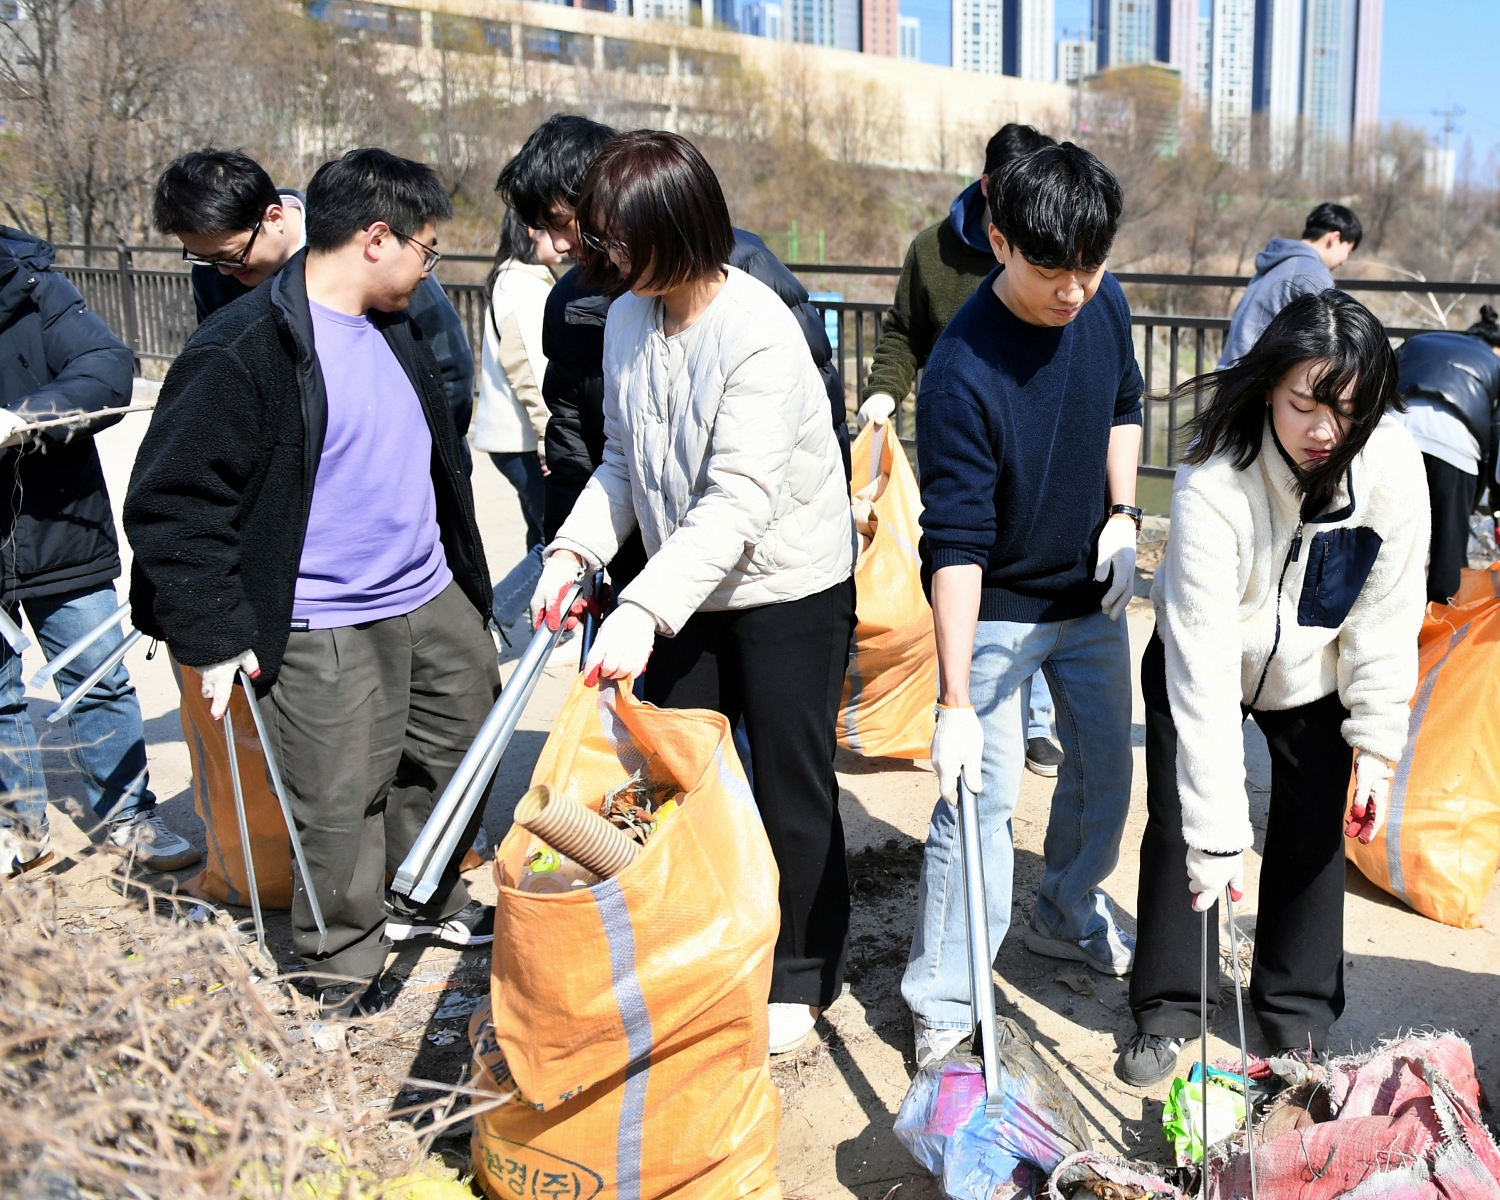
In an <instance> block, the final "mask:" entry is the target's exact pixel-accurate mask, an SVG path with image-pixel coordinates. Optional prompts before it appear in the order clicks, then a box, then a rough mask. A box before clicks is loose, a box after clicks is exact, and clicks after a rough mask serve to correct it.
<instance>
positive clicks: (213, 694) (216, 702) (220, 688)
mask: <svg viewBox="0 0 1500 1200" xmlns="http://www.w3.org/2000/svg"><path fill="white" fill-rule="evenodd" d="M241 668H244V671H245V674H246V675H248V676H250V678H251V679H254V678H255V677H256V676H257V675H259V674H260V663H258V662H256V660H255V651H254V650H246V651H245V652H244V653H243V654H240V655H236V656H235V657H234V658H231V659H230V660H229V661H228V662H221V663H215V664H214V665H213V666H211V667H199V668H198V674H199V675H200V676H202V678H203V698H204V699H205V700H207V701H208V702H209V715H210V716H211V717H213V719H214V720H215V721H217V720H218V719H219V718H220V717H222V716H223V715H224V710H225V709H226V708H228V707H229V698H230V697H231V696H233V695H234V685H235V684H236V683H238V682H239V674H240V669H241Z"/></svg>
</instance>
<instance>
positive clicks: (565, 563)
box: [533, 130, 855, 1053]
mask: <svg viewBox="0 0 1500 1200" xmlns="http://www.w3.org/2000/svg"><path fill="white" fill-rule="evenodd" d="M577 211H578V217H579V226H580V229H581V230H582V231H583V238H584V241H585V243H586V244H587V245H589V246H590V249H591V258H592V262H591V263H590V268H591V271H592V272H593V273H594V275H595V277H596V278H597V279H598V281H599V282H600V283H601V284H604V285H605V286H606V287H610V286H611V285H612V286H613V288H615V289H618V290H623V289H624V288H625V287H628V288H629V291H628V293H627V294H625V295H622V296H620V298H619V299H617V300H616V301H615V302H614V304H613V305H612V306H611V307H610V310H609V320H608V323H607V324H606V325H605V328H604V439H605V440H604V458H603V461H602V462H601V463H600V464H599V467H598V469H597V470H595V472H594V474H593V476H592V477H591V478H590V479H589V482H588V485H587V486H586V487H585V488H584V490H583V493H582V494H581V495H580V496H579V498H578V502H577V503H576V504H575V505H574V506H573V511H572V513H571V514H570V515H569V517H568V519H567V521H566V522H564V524H563V526H562V528H561V529H560V530H559V531H558V535H557V538H556V539H555V540H554V541H553V543H552V545H551V547H549V551H550V556H549V558H548V560H547V565H546V568H545V570H544V572H543V575H542V581H541V583H540V585H539V586H538V589H537V594H536V599H535V601H534V602H533V604H534V609H535V610H536V611H539V612H542V613H543V614H544V619H546V620H548V622H549V624H551V625H553V626H554V627H555V626H556V624H557V623H559V621H560V620H561V619H562V614H560V613H559V612H558V608H559V607H560V603H559V602H560V598H561V596H562V595H563V594H565V593H566V590H567V588H568V587H569V586H570V585H571V584H572V583H573V581H574V580H576V579H579V578H581V577H582V574H583V572H584V571H585V570H589V571H593V570H597V569H599V568H600V567H602V566H606V565H608V563H609V562H610V560H611V559H612V558H614V556H615V554H616V552H617V551H618V550H619V549H620V546H621V545H622V543H623V542H624V541H625V539H626V538H628V537H629V536H630V534H631V533H632V532H634V531H635V530H636V529H639V530H640V532H641V539H642V541H643V542H644V544H645V548H646V554H647V561H646V565H645V567H644V568H643V569H642V570H641V572H640V574H639V575H637V576H636V577H635V578H634V579H632V580H631V581H630V583H629V584H628V585H627V586H626V587H625V588H624V589H623V590H622V591H621V592H620V595H619V601H620V603H619V606H618V607H617V608H616V609H615V610H614V612H612V613H611V614H610V615H609V616H608V617H607V618H606V619H605V621H604V624H603V625H602V626H601V627H600V629H599V636H598V638H597V640H596V641H595V643H594V646H593V648H592V649H591V650H590V651H589V653H588V655H587V657H586V658H585V660H584V670H585V672H586V678H588V679H590V680H592V679H594V678H597V677H599V676H603V677H605V678H607V679H624V678H629V677H631V676H638V675H640V674H641V672H642V671H643V670H644V671H645V677H644V680H643V683H644V691H645V698H646V699H647V700H648V701H650V702H651V703H653V704H656V705H659V706H661V707H666V708H711V709H716V710H718V711H719V712H721V713H723V714H724V715H725V716H726V717H728V718H729V721H730V723H731V724H735V723H737V722H738V721H739V720H740V719H741V718H742V717H743V719H744V723H745V732H746V734H747V735H748V738H749V742H750V754H751V758H752V760H753V765H754V784H753V786H754V792H755V801H756V804H757V806H758V807H759V808H760V812H761V816H762V818H763V820H764V823H765V829H766V836H767V837H768V838H769V839H770V842H771V849H772V851H773V853H774V854H775V856H776V863H777V866H778V868H779V869H780V890H779V900H780V904H781V935H780V937H779V939H778V940H777V943H776V954H775V961H774V965H773V968H772V974H771V994H770V1000H771V1039H770V1049H771V1051H772V1053H776V1052H779V1051H785V1050H789V1049H794V1048H795V1047H796V1046H797V1045H799V1044H800V1043H801V1042H802V1041H803V1039H804V1038H806V1036H807V1035H808V1034H809V1033H810V1032H811V1031H812V1027H813V1022H814V1020H815V1019H816V1016H817V1012H818V1010H819V1009H821V1008H822V1007H825V1006H827V1005H828V1004H831V1003H832V1002H833V1001H834V1000H835V999H836V998H837V997H838V995H839V993H840V991H841V990H842V986H843V972H844V959H845V955H846V951H847V942H848V932H849V885H848V877H847V874H846V869H845V865H844V831H843V827H842V825H841V824H840V823H839V814H838V795H839V789H838V781H837V779H836V778H835V776H834V772H833V755H834V749H835V733H836V725H837V718H838V705H839V696H840V693H841V692H842V690H843V683H844V668H845V665H846V664H847V662H848V657H849V640H850V637H851V635H852V634H853V630H854V582H853V569H854V536H855V535H854V524H853V519H852V517H851V515H850V510H849V493H848V490H847V485H846V483H845V477H844V466H843V458H842V456H841V455H840V452H839V446H838V442H837V441H836V440H835V438H834V433H833V428H832V426H830V425H829V423H828V393H827V392H826V391H825V390H824V388H823V383H822V379H821V377H820V376H819V374H818V369H817V367H816V366H815V365H814V364H813V360H812V355H811V353H810V352H809V351H808V348H807V342H806V340H805V339H804V338H803V336H802V331H801V329H800V328H799V327H798V325H797V322H796V320H795V318H793V316H792V314H791V312H790V311H789V310H788V309H787V307H786V305H785V304H784V303H783V302H782V301H781V300H780V299H779V298H778V297H777V295H776V293H775V292H773V291H771V289H770V288H768V287H766V286H765V285H764V284H762V283H760V282H758V281H757V280H755V279H753V278H751V277H750V276H749V275H746V274H745V273H744V272H742V271H738V270H736V269H734V268H733V267H726V266H724V265H723V264H724V263H726V262H727V261H728V258H729V254H730V251H731V249H732V248H733V246H734V232H733V230H732V228H731V227H730V223H729V209H728V206H727V205H726V204H725V202H724V194H723V192H722V191H721V190H720V187H719V181H718V179H716V178H715V176H714V173H713V170H712V169H711V168H710V167H709V165H708V163H707V162H705V161H704V159H703V156H702V155H701V154H699V153H698V151H697V150H696V149H695V148H694V147H693V145H692V143H690V142H688V141H686V140H685V139H683V138H680V137H678V136H677V135H676V134H671V133H662V132H658V131H652V130H642V131H639V132H636V133H627V134H622V135H621V136H619V137H617V138H615V139H614V140H613V141H611V142H609V143H607V144H606V145H605V147H604V148H603V150H601V151H600V153H599V156H598V157H597V158H596V159H595V160H594V163H593V165H592V166H591V167H590V168H589V173H588V176H587V177H586V179H585V180H584V184H583V189H582V192H581V193H580V195H579V201H578V210H577ZM606 259H607V261H606ZM611 264H612V267H613V270H612V271H610V270H609V268H610V265H611ZM606 272H608V274H606ZM653 649H654V651H655V653H654V654H653ZM648 658H649V659H650V664H651V665H650V670H646V663H647V659H648Z"/></svg>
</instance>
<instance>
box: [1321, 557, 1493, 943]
mask: <svg viewBox="0 0 1500 1200" xmlns="http://www.w3.org/2000/svg"><path fill="white" fill-rule="evenodd" d="M1418 647H1419V668H1420V672H1421V678H1420V681H1419V682H1418V684H1417V692H1416V695H1415V696H1413V697H1412V702H1411V724H1410V727H1409V733H1408V735H1407V742H1406V753H1405V754H1404V755H1402V758H1401V762H1400V763H1398V764H1397V766H1396V778H1395V780H1394V781H1393V782H1392V784H1391V802H1390V814H1389V816H1387V818H1386V822H1385V825H1384V826H1383V827H1382V829H1381V831H1380V833H1378V834H1377V835H1376V836H1375V840H1374V841H1372V842H1371V843H1370V844H1369V845H1368V846H1362V845H1360V844H1359V842H1357V841H1355V840H1353V839H1347V838H1346V839H1345V841H1344V846H1345V851H1346V853H1347V854H1348V856H1349V859H1350V861H1351V862H1353V863H1354V865H1355V866H1357V867H1358V868H1359V869H1360V871H1362V872H1363V873H1364V875H1365V877H1366V878H1367V879H1369V880H1370V882H1371V883H1374V884H1375V885H1376V886H1378V887H1381V888H1384V889H1385V890H1386V891H1387V892H1390V893H1391V895H1393V896H1397V897H1399V898H1400V899H1402V900H1404V901H1406V903H1407V904H1409V905H1411V907H1412V908H1414V909H1416V910H1417V912H1419V913H1421V914H1422V915H1423V916H1427V917H1431V918H1432V919H1433V920H1435V921H1441V922H1442V923H1443V924H1444V925H1456V926H1458V927H1459V928H1460V929H1470V928H1473V927H1474V926H1476V925H1477V924H1478V923H1479V922H1478V920H1477V919H1476V917H1477V914H1478V912H1479V909H1480V907H1481V906H1482V905H1483V904H1484V898H1485V895H1486V893H1488V892H1489V890H1490V884H1491V883H1492V882H1493V881H1494V878H1495V868H1496V866H1497V865H1500V563H1496V564H1494V565H1493V566H1491V567H1490V568H1488V569H1487V570H1483V571H1465V572H1464V573H1463V582H1462V584H1461V585H1460V587H1459V590H1458V594H1457V595H1456V596H1454V597H1453V602H1452V603H1451V604H1446V605H1445V604H1429V605H1428V606H1427V618H1426V620H1424V621H1423V622H1422V632H1421V635H1420V637H1419V639H1418ZM1350 793H1351V798H1352V794H1353V787H1352V784H1351V788H1350Z"/></svg>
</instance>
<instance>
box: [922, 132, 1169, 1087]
mask: <svg viewBox="0 0 1500 1200" xmlns="http://www.w3.org/2000/svg"><path fill="white" fill-rule="evenodd" d="M989 201H990V216H991V225H990V243H991V246H992V248H993V249H994V252H995V257H996V259H997V260H999V267H998V268H997V269H996V270H995V271H993V272H992V273H991V274H990V276H989V278H988V279H986V280H985V282H984V283H983V284H982V285H981V286H980V288H979V290H978V291H977V292H975V293H974V295H973V296H972V297H970V299H969V300H968V301H967V302H966V303H965V304H964V306H963V307H962V308H960V309H959V310H958V313H957V314H956V315H955V316H954V318H953V320H952V321H951V322H950V323H949V325H948V327H947V329H946V330H945V331H944V332H943V335H942V337H941V338H939V339H938V342H937V345H936V346H935V347H934V349H933V352H932V357H931V358H930V359H929V360H928V364H927V373H926V375H925V377H924V378H923V381H922V394H921V396H920V398H919V401H918V404H917V452H918V455H919V457H920V461H921V464H922V505H923V512H922V531H923V533H922V546H921V553H922V562H923V573H924V575H926V576H927V577H928V578H929V579H930V585H931V592H932V614H933V625H934V627H935V631H936V634H937V652H938V669H939V680H940V684H939V687H940V690H939V704H938V714H937V730H936V732H935V733H934V735H933V739H932V766H933V770H934V771H935V772H936V774H937V777H938V789H939V791H940V793H941V795H942V799H941V800H940V801H939V802H938V804H937V806H936V808H935V810H934V812H933V814H932V824H931V826H930V828H929V830H928V834H927V849H926V854H925V857H924V860H923V865H922V879H921V886H920V889H919V891H918V901H917V903H918V909H917V919H916V934H915V937H914V939H913V942H912V951H911V958H910V960H909V962H908V964H907V968H906V974H905V977H904V978H903V979H902V982H901V992H902V996H903V997H904V998H905V1000H906V1002H907V1004H908V1005H909V1006H910V1007H911V1010H912V1013H913V1016H914V1018H915V1024H916V1042H917V1063H918V1065H919V1066H920V1065H923V1064H925V1063H926V1062H928V1061H931V1060H933V1059H935V1058H941V1057H942V1056H943V1055H944V1054H946V1053H948V1051H950V1050H951V1049H952V1048H953V1046H955V1045H956V1044H957V1043H958V1042H959V1041H960V1040H962V1038H963V1037H964V1036H965V1035H966V1034H967V1033H968V1031H969V1030H970V1029H971V1028H972V1025H973V1016H972V1009H971V1006H970V987H969V978H968V970H967V966H966V964H967V962H968V953H967V930H966V926H965V920H964V907H963V899H962V896H963V888H962V866H961V864H960V861H959V855H958V854H957V853H956V849H957V836H956V831H957V824H958V820H957V816H956V813H955V808H954V806H955V805H956V804H957V803H959V794H958V793H959V780H960V778H962V780H963V785H964V788H965V789H966V791H967V795H966V796H964V798H963V803H965V804H968V803H974V804H977V806H978V814H979V821H980V830H981V835H982V841H983V845H984V846H985V848H986V862H985V884H986V889H987V895H986V905H987V908H988V916H989V930H990V945H991V947H992V949H995V950H998V948H999V946H1000V942H1001V940H1002V939H1003V938H1004V936H1005V933H1006V930H1007V928H1008V926H1009V924H1010V913H1011V870H1012V846H1011V835H1010V826H1009V821H1010V816H1011V813H1012V811H1013V810H1014V808H1015V803H1016V798H1017V794H1018V792H1019V791H1020V782H1021V769H1022V762H1023V760H1024V757H1025V742H1024V730H1025V723H1024V721H1023V720H1022V715H1021V685H1022V684H1023V683H1024V682H1025V681H1026V680H1027V679H1029V678H1030V677H1031V675H1032V674H1033V673H1034V672H1035V671H1036V670H1037V669H1038V668H1041V669H1042V670H1044V671H1045V672H1046V673H1047V679H1048V682H1049V683H1050V684H1051V685H1052V694H1053V698H1054V700H1055V702H1056V704H1057V709H1058V718H1059V719H1058V723H1057V724H1058V731H1059V734H1060V735H1061V737H1062V740H1063V743H1064V747H1063V748H1064V751H1065V758H1064V761H1063V764H1062V767H1061V768H1060V770H1059V772H1058V779H1057V789H1056V791H1055V792H1054V794H1053V799H1052V816H1051V820H1050V822H1049V824H1048V827H1047V842H1046V857H1047V862H1046V869H1045V871H1044V873H1043V875H1042V883H1041V886H1040V888H1038V890H1037V905H1036V912H1035V913H1034V915H1033V916H1032V919H1031V923H1030V924H1029V925H1028V926H1027V928H1026V944H1027V946H1028V947H1030V948H1031V949H1032V950H1033V951H1035V952H1037V953H1041V954H1047V955H1051V956H1054V957H1057V958H1066V959H1072V960H1075V961H1080V962H1085V963H1087V964H1089V965H1090V966H1092V967H1094V968H1095V969H1096V970H1099V971H1102V972H1105V973H1107V974H1111V975H1123V974H1125V973H1126V972H1127V971H1129V970H1130V966H1131V961H1132V955H1133V949H1134V943H1133V939H1132V938H1131V937H1130V935H1129V934H1127V933H1125V932H1124V931H1123V930H1121V929H1120V928H1119V926H1118V925H1117V924H1116V922H1115V919H1114V912H1113V906H1112V905H1111V904H1110V901H1109V898H1108V897H1107V896H1105V895H1104V893H1103V892H1101V891H1100V890H1099V886H1098V885H1099V883H1100V882H1101V881H1102V880H1103V879H1104V877H1105V876H1106V875H1108V874H1109V873H1110V871H1112V870H1113V869H1114V866H1115V863H1116V861H1117V859H1118V857H1119V848H1120V835H1121V832H1122V831H1123V829H1124V826H1125V817H1126V814H1127V812H1128V811H1129V808H1130V773H1131V765H1132V763H1131V754H1130V643H1129V639H1128V637H1127V636H1126V630H1125V623H1124V622H1123V621H1122V620H1120V618H1121V617H1122V616H1123V615H1124V612H1125V606H1126V604H1127V603H1128V602H1129V599H1130V592H1131V585H1132V583H1133V577H1134V573H1135V533H1136V520H1137V519H1138V518H1139V516H1140V510H1139V509H1138V508H1136V507H1134V505H1135V468H1136V460H1137V457H1138V455H1139V451H1140V435H1141V427H1140V420H1141V403H1140V397H1141V390H1142V388H1141V374H1140V371H1139V370H1138V369H1137V367H1136V362H1135V350H1134V345H1133V343H1132V341H1131V336H1130V310H1129V308H1128V307H1127V305H1126V303H1125V297H1124V295H1123V294H1122V293H1121V291H1120V287H1119V285H1118V284H1117V283H1116V282H1115V281H1114V280H1113V279H1112V278H1111V277H1110V276H1109V275H1107V274H1106V273H1105V271H1104V262H1105V259H1106V257H1107V256H1108V254H1109V248H1110V244H1111V243H1112V242H1113V240H1114V234H1115V228H1116V226H1117V224H1118V222H1119V218H1120V209H1121V196H1120V186H1119V184H1118V183H1117V182H1116V181H1115V178H1114V176H1113V175H1111V174H1110V173H1109V171H1108V169H1107V168H1106V167H1105V166H1104V165H1103V164H1102V163H1100V162H1099V160H1098V159H1096V158H1095V157H1094V156H1093V155H1091V154H1089V153H1088V151H1086V150H1082V149H1080V148H1079V147H1077V146H1074V145H1072V144H1071V143H1064V144H1062V145H1061V146H1045V147H1042V148H1040V149H1038V150H1033V151H1032V152H1031V153H1029V154H1026V155H1024V156H1022V157H1021V158H1018V159H1016V160H1014V161H1012V162H1011V163H1009V164H1008V165H1006V166H1005V167H1003V168H1002V169H1001V170H1000V171H998V172H996V174H995V176H994V178H992V179H991V180H990V187H989ZM1002 268H1003V269H1002Z"/></svg>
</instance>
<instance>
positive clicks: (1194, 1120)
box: [1161, 1063, 1245, 1167]
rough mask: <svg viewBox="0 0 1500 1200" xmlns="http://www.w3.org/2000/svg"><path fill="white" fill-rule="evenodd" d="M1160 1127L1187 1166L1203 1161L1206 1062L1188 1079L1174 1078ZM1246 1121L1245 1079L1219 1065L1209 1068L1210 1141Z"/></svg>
mask: <svg viewBox="0 0 1500 1200" xmlns="http://www.w3.org/2000/svg"><path fill="white" fill-rule="evenodd" d="M1161 1115H1162V1121H1161V1131H1162V1133H1163V1134H1165V1135H1166V1138H1167V1141H1169V1142H1171V1143H1172V1149H1173V1151H1174V1152H1175V1154H1176V1156H1177V1165H1178V1166H1179V1167H1186V1166H1188V1165H1189V1164H1191V1163H1196V1162H1202V1161H1203V1142H1204V1139H1203V1064H1202V1063H1194V1064H1193V1069H1192V1071H1191V1072H1190V1073H1189V1074H1188V1077H1187V1078H1186V1079H1180V1078H1179V1079H1174V1080H1172V1087H1171V1090H1170V1091H1169V1092H1168V1093H1167V1103H1166V1105H1165V1106H1164V1107H1163V1108H1162V1114H1161ZM1244 1123H1245V1081H1244V1080H1243V1079H1242V1078H1241V1077H1240V1076H1238V1075H1235V1074H1231V1073H1230V1072H1229V1071H1221V1070H1219V1069H1218V1068H1217V1067H1209V1069H1208V1144H1209V1145H1210V1146H1216V1145H1218V1144H1219V1143H1220V1142H1222V1141H1223V1140H1224V1139H1225V1138H1227V1137H1231V1136H1233V1134H1234V1132H1235V1130H1237V1129H1239V1128H1240V1127H1241V1126H1243V1125H1244Z"/></svg>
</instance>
